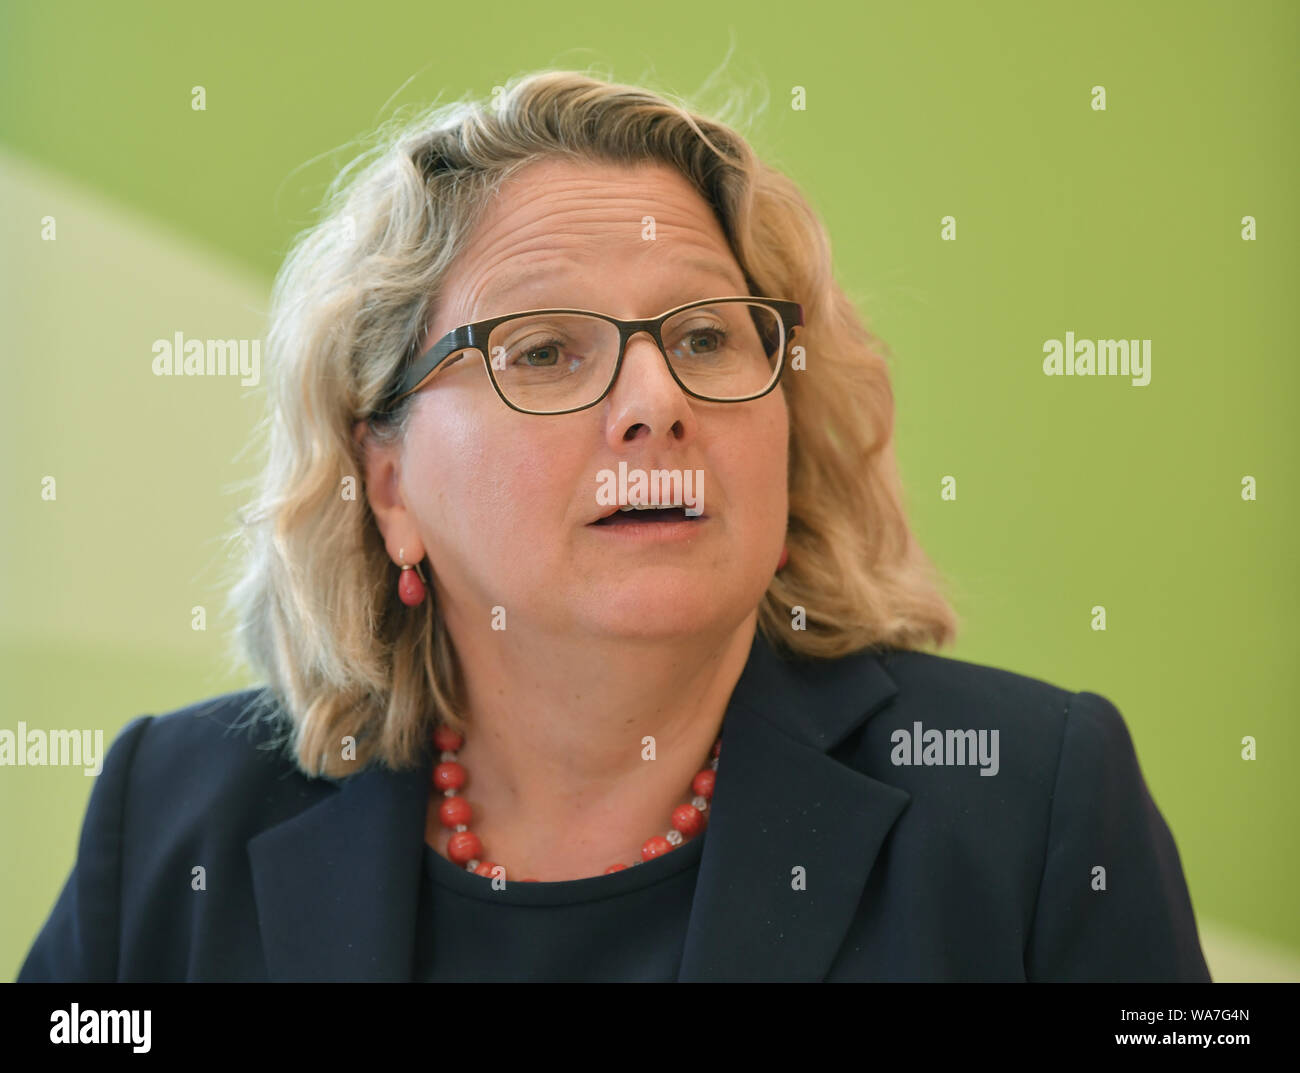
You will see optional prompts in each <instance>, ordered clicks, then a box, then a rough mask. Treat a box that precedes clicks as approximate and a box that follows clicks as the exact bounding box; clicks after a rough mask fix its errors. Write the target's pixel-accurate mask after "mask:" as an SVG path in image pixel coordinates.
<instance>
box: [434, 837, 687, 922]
mask: <svg viewBox="0 0 1300 1073" xmlns="http://www.w3.org/2000/svg"><path fill="white" fill-rule="evenodd" d="M707 835H708V828H705V830H703V831H701V832H700V833H699V834H698V835H696V836H695V837H694V838H692V839H690V840H689V841H688V842H685V843H683V844H682V845H680V846H678V847H677V848H676V849H673V850H670V851H669V852H668V853H665V854H664V855H663V856H661V857H656V858H654V859H653V860H649V861H645V862H643V863H642V864H638V865H632V866H630V867H628V868H624V869H622V870H620V871H618V872H612V873H610V874H609V875H599V876H587V877H585V878H583V879H563V880H559V881H557V882H539V883H524V882H522V881H520V880H507V881H506V885H505V887H504V888H500V889H498V888H494V887H493V886H492V880H491V879H489V878H487V877H485V876H476V875H471V874H470V873H469V872H467V871H465V870H464V869H463V868H459V867H457V866H456V865H454V864H452V863H451V861H449V860H447V858H445V857H443V856H442V855H441V854H440V853H438V851H437V850H435V849H434V848H433V847H432V846H430V845H429V844H428V843H427V842H426V843H425V844H424V855H425V873H426V875H427V876H428V877H429V878H430V879H431V880H432V881H433V882H434V883H435V884H436V885H437V886H439V887H441V888H443V889H444V890H451V891H454V892H455V893H457V894H461V895H465V896H467V897H471V898H477V899H479V900H481V901H491V902H496V903H498V904H507V905H576V904H579V903H582V902H595V901H603V900H605V899H606V898H616V897H618V896H619V895H622V894H628V893H630V892H632V891H635V890H642V889H644V888H645V887H649V886H653V885H654V884H656V883H660V882H662V881H664V880H666V879H670V878H672V877H673V876H675V875H677V874H678V873H680V872H683V871H685V870H686V869H688V868H692V867H695V866H697V865H698V864H699V863H700V860H701V856H702V854H703V852H704V840H705V838H706V837H707Z"/></svg>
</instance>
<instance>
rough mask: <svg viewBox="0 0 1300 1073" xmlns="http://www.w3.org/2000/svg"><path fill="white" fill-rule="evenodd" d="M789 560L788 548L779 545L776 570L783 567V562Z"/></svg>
mask: <svg viewBox="0 0 1300 1073" xmlns="http://www.w3.org/2000/svg"><path fill="white" fill-rule="evenodd" d="M789 561H790V549H789V547H787V546H786V545H784V544H783V545H782V546H781V561H780V562H779V563H777V564H776V569H777V571H778V572H779V571H781V570H784V569H785V564H786V563H788V562H789Z"/></svg>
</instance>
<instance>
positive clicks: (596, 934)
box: [415, 831, 707, 983]
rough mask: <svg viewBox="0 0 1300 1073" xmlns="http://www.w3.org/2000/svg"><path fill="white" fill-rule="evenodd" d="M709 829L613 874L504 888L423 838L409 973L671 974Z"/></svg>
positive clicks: (587, 979)
mask: <svg viewBox="0 0 1300 1073" xmlns="http://www.w3.org/2000/svg"><path fill="white" fill-rule="evenodd" d="M706 834H707V831H706V832H701V833H700V834H698V835H696V836H695V837H694V838H692V839H690V840H689V841H687V842H684V843H682V845H680V846H678V847H677V848H676V849H674V850H670V851H669V852H668V853H665V854H664V855H663V856H662V857H656V858H654V859H653V860H650V861H644V862H642V863H641V864H638V865H635V866H632V867H629V868H625V869H623V870H622V871H621V872H614V873H613V874H612V875H601V876H591V877H590V878H587V879H575V880H571V881H568V882H562V883H523V882H512V881H507V882H506V885H505V887H504V888H500V889H494V888H493V886H492V880H491V879H488V878H485V877H484V876H476V875H471V874H470V873H469V872H467V871H465V870H464V869H463V868H457V867H456V866H455V865H454V864H452V863H451V861H449V860H447V859H446V858H445V857H442V856H440V855H439V854H438V853H436V852H435V851H434V850H433V849H432V847H430V846H425V848H424V862H425V863H424V871H423V879H422V881H421V883H420V909H419V915H418V918H417V923H416V937H417V942H418V944H419V947H418V953H417V955H416V966H415V979H416V980H425V981H430V982H444V981H463V982H471V983H484V982H493V983H499V982H503V981H518V982H543V981H545V982H549V983H617V982H621V981H630V982H633V983H671V982H673V981H674V980H676V979H677V974H678V972H679V971H680V970H681V964H682V947H683V946H684V944H685V942H686V925H687V924H688V922H689V921H690V917H691V899H692V898H693V897H694V896H695V879H696V876H697V875H698V874H699V866H700V853H701V851H702V849H703V843H704V838H705V835H706ZM431 881H432V882H431Z"/></svg>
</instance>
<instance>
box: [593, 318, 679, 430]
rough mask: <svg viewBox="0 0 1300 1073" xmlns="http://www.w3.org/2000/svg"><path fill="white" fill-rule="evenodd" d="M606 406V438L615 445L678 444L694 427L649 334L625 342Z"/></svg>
mask: <svg viewBox="0 0 1300 1073" xmlns="http://www.w3.org/2000/svg"><path fill="white" fill-rule="evenodd" d="M607 406H608V409H607V413H608V415H609V425H608V435H609V438H610V439H611V441H613V442H615V443H622V442H625V441H627V440H629V439H635V438H636V437H637V436H648V437H649V438H651V439H654V438H656V437H667V438H669V439H673V440H681V439H683V438H684V437H685V436H687V435H688V434H689V432H690V430H691V429H692V428H693V427H694V416H693V414H692V411H691V406H690V399H689V398H688V396H687V395H686V393H685V392H684V391H683V390H682V389H681V387H679V386H678V384H677V381H676V380H674V379H673V376H672V373H670V372H669V371H668V363H667V361H666V360H665V359H664V354H663V351H661V350H660V349H659V346H658V344H656V343H655V341H654V339H653V337H652V336H651V335H650V333H649V332H644V331H642V332H637V333H636V334H635V335H634V336H632V337H631V338H630V339H629V340H628V341H627V348H626V349H625V350H624V352H623V364H622V366H621V367H620V368H619V370H618V378H617V379H616V380H615V381H614V387H613V389H612V390H611V391H610V393H609V397H608V399H607Z"/></svg>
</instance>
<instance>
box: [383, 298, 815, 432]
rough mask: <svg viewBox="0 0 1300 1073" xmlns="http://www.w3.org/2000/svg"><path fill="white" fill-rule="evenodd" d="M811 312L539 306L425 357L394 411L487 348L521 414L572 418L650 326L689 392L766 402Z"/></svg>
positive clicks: (386, 408) (447, 340)
mask: <svg viewBox="0 0 1300 1073" xmlns="http://www.w3.org/2000/svg"><path fill="white" fill-rule="evenodd" d="M802 325H803V308H802V307H801V306H800V305H799V303H797V302H791V301H786V300H784V299H778V298H755V297H752V296H749V297H743V298H706V299H704V300H703V301H699V302H691V303H690V304H689V305H684V306H678V307H677V308H676V309H670V310H669V311H668V312H667V313H664V314H661V315H660V316H658V317H655V318H653V319H652V320H619V319H618V318H617V317H609V316H606V315H605V314H603V313H593V312H591V311H589V310H585V309H532V310H527V311H525V312H522V313H511V314H508V315H507V316H504V317H492V318H490V319H488V320H480V321H476V322H475V323H473V324H465V325H462V326H461V327H459V328H456V329H454V330H453V331H450V332H448V333H447V334H446V335H444V336H443V337H442V338H441V339H439V340H438V341H437V342H436V343H434V344H433V346H431V347H429V348H428V349H427V350H426V351H425V352H424V353H423V354H421V355H420V356H419V357H418V358H416V359H415V360H414V361H413V362H411V364H410V365H409V366H408V367H407V368H406V369H405V371H404V372H403V374H402V376H401V379H400V380H399V381H398V383H397V384H396V385H395V386H394V387H393V388H392V390H391V391H390V392H389V393H388V395H387V396H386V397H385V401H384V403H383V404H382V405H381V406H380V407H379V412H381V413H387V412H390V411H392V410H393V409H394V408H395V407H396V406H397V404H398V403H399V402H401V400H402V399H404V398H405V397H406V396H407V395H410V394H411V393H412V392H414V391H417V390H419V389H420V388H421V387H423V386H424V384H425V383H427V382H428V380H429V378H430V377H431V376H432V375H433V374H434V373H435V372H436V371H437V370H438V369H439V368H440V367H445V366H447V365H450V364H451V363H452V361H453V360H454V359H455V358H456V357H457V356H458V355H460V354H462V353H463V352H464V351H466V350H477V351H478V353H479V355H480V356H481V357H482V359H483V366H484V368H485V369H486V370H487V374H488V377H489V379H490V380H491V381H492V386H493V388H495V389H496V393H497V394H498V395H499V396H500V397H501V401H502V402H504V403H505V404H506V405H507V406H509V407H510V408H511V409H512V410H518V411H519V412H520V413H525V414H571V413H574V412H576V411H578V410H585V409H587V408H588V407H590V406H595V405H596V404H597V403H598V402H600V401H601V399H603V398H604V397H605V396H606V395H608V394H609V393H610V391H611V390H612V389H613V387H614V381H615V380H616V379H617V378H618V371H619V369H620V368H621V367H622V365H623V353H624V351H625V350H626V348H627V341H628V340H629V339H631V338H632V336H634V335H636V334H637V333H638V332H648V333H649V334H650V336H651V338H652V339H654V341H655V343H657V344H658V346H659V350H660V352H661V353H662V354H663V356H664V361H665V362H666V363H667V365H668V371H669V373H671V374H672V377H673V379H674V380H675V381H676V382H677V384H678V386H680V387H681V389H682V390H683V391H685V392H686V394H688V395H690V396H691V397H692V398H696V399H701V400H703V401H705V402H748V401H750V400H751V399H757V398H761V397H762V396H763V395H766V394H767V393H768V392H769V391H771V390H772V389H773V388H774V387H776V384H777V381H778V380H779V379H780V378H781V370H782V369H783V368H784V366H785V351H786V344H787V342H788V341H789V340H790V338H791V336H792V335H793V333H794V330H795V329H796V328H799V327H801V326H802Z"/></svg>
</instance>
